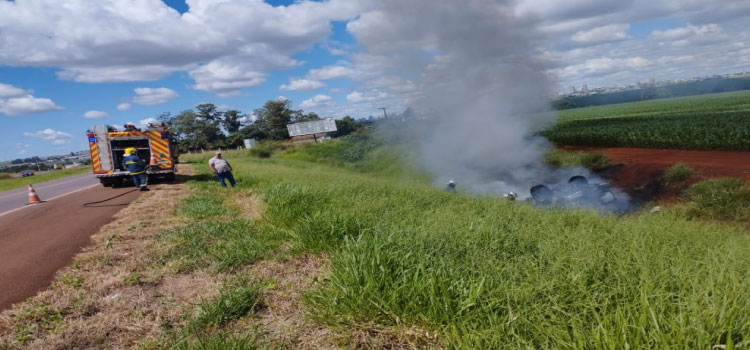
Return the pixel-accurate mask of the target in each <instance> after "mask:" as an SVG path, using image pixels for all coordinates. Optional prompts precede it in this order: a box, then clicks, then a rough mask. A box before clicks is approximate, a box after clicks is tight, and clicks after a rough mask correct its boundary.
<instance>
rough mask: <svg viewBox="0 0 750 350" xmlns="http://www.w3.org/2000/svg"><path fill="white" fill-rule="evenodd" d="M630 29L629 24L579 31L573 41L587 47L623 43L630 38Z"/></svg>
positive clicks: (572, 38) (574, 35)
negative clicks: (622, 41) (615, 42)
mask: <svg viewBox="0 0 750 350" xmlns="http://www.w3.org/2000/svg"><path fill="white" fill-rule="evenodd" d="M628 28H630V25H628V24H611V25H607V26H602V27H596V28H594V29H590V30H585V31H579V32H577V33H575V34H573V36H572V37H571V40H573V41H574V42H576V43H579V44H587V45H593V44H602V43H609V42H614V41H621V40H625V39H628V38H629V36H628V34H627V31H628Z"/></svg>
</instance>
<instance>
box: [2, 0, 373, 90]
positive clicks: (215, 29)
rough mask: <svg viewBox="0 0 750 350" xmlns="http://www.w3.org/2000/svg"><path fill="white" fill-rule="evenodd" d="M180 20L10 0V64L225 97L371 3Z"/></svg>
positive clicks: (242, 5) (101, 5) (195, 7)
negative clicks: (173, 82) (174, 79)
mask: <svg viewBox="0 0 750 350" xmlns="http://www.w3.org/2000/svg"><path fill="white" fill-rule="evenodd" d="M187 3H188V5H189V10H188V11H187V12H185V13H183V14H180V13H178V12H177V11H175V10H173V9H172V8H170V7H169V6H167V5H166V4H165V3H164V2H162V1H157V0H141V1H135V2H132V1H90V0H67V1H57V0H26V1H0V23H2V27H3V30H2V31H0V62H3V63H4V64H8V65H14V66H37V67H57V68H60V69H61V71H60V72H59V74H58V76H59V77H60V78H61V79H69V80H74V81H80V82H120V81H144V80H157V79H161V78H163V77H165V76H167V75H169V74H171V73H173V72H177V71H186V72H189V76H190V77H192V78H193V79H194V80H195V84H194V85H193V88H195V89H198V90H204V91H210V92H216V93H218V94H221V95H224V96H230V95H237V94H239V93H240V92H239V90H241V89H243V88H247V87H252V86H256V85H258V84H260V83H262V82H263V81H265V76H266V74H267V73H268V72H269V71H272V70H275V69H282V68H288V67H290V66H295V65H298V64H299V62H297V61H295V60H293V59H292V58H291V56H292V55H294V54H296V53H298V52H300V51H302V50H306V49H309V48H311V47H312V46H313V45H315V44H316V43H318V42H321V41H323V40H325V39H326V38H327V37H328V36H329V35H330V34H331V27H332V26H331V21H342V20H347V19H350V18H353V17H355V16H356V15H357V14H358V13H359V12H360V11H361V10H362V9H363V8H364V7H365V6H367V4H366V3H367V2H366V1H352V0H330V1H322V2H318V1H300V2H295V3H292V4H290V5H287V6H272V5H270V4H268V3H267V2H264V1H261V0H223V1H205V0H188V1H187Z"/></svg>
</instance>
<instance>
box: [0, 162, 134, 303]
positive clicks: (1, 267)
mask: <svg viewBox="0 0 750 350" xmlns="http://www.w3.org/2000/svg"><path fill="white" fill-rule="evenodd" d="M92 184H93V186H92ZM34 188H35V189H36V190H37V193H38V194H39V196H40V197H41V199H42V200H46V202H45V203H41V204H33V205H24V203H26V202H27V201H28V194H27V192H26V189H22V191H20V192H19V191H18V190H12V191H6V192H0V205H2V208H3V209H2V211H1V212H0V310H2V309H5V308H7V307H9V306H10V305H12V304H13V303H16V302H19V301H23V300H25V299H26V298H28V297H30V296H33V295H34V294H35V293H37V292H38V291H40V290H42V289H44V288H46V287H47V286H48V285H49V283H50V281H51V280H52V279H53V277H54V276H55V273H56V272H57V270H59V269H60V268H62V267H65V266H67V265H68V264H70V263H71V261H72V259H73V256H74V255H75V254H76V253H77V252H79V251H80V249H81V248H83V247H85V246H86V245H88V244H89V242H90V236H91V235H92V234H94V233H96V232H97V231H98V230H99V228H100V227H101V226H103V225H104V224H106V223H108V222H110V221H111V220H112V217H113V216H114V215H115V214H116V213H117V212H118V211H119V210H120V209H122V208H124V207H125V206H126V205H128V204H129V203H130V202H131V201H132V200H133V199H135V198H137V197H138V194H139V192H138V191H134V188H132V187H125V188H118V189H111V188H105V187H102V186H100V185H98V182H97V180H96V178H94V177H93V176H91V175H81V176H75V177H69V178H66V179H62V180H56V181H51V182H49V183H45V184H39V185H38V186H34ZM118 195H122V196H120V197H117V198H114V199H112V200H110V201H107V202H103V203H99V204H93V205H89V206H86V207H84V206H83V205H84V204H86V203H91V202H98V201H102V200H106V199H108V198H112V197H115V196H118Z"/></svg>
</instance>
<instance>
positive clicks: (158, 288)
mask: <svg viewBox="0 0 750 350" xmlns="http://www.w3.org/2000/svg"><path fill="white" fill-rule="evenodd" d="M180 174H186V175H191V174H192V168H191V167H189V166H184V165H181V169H180ZM151 188H152V191H151V192H147V193H144V194H142V195H141V196H140V197H139V198H138V199H137V200H135V201H134V202H133V203H131V204H130V205H129V206H128V207H126V208H124V209H123V210H121V211H120V212H118V213H117V215H115V217H114V219H113V221H112V222H111V223H109V224H107V225H105V226H103V227H102V228H101V229H100V230H99V232H98V233H97V234H95V235H94V236H92V242H93V243H92V244H91V245H90V246H89V247H87V248H85V249H84V250H83V252H81V253H79V254H78V255H76V257H75V258H74V262H73V264H72V265H71V266H69V267H66V268H64V269H62V270H60V271H59V272H58V274H57V277H56V279H55V281H54V283H53V284H52V286H51V287H50V288H48V289H47V290H45V291H42V292H40V293H39V294H37V295H36V296H34V297H32V298H30V299H29V300H28V301H26V302H24V303H20V304H17V305H15V306H14V307H12V308H10V309H8V310H5V311H3V312H2V313H0V349H113V348H132V347H135V346H136V345H137V344H138V343H139V342H141V341H142V340H144V339H148V338H152V339H153V338H158V337H159V336H160V334H162V333H163V332H165V331H166V332H168V331H170V330H171V329H172V328H173V327H175V326H176V325H179V324H181V323H182V322H183V321H184V320H183V318H184V315H186V314H187V313H188V312H189V310H192V309H193V308H194V307H195V303H196V302H198V301H199V300H201V299H203V298H210V297H212V296H214V295H215V294H216V293H217V291H218V286H219V284H220V281H221V277H220V276H212V275H208V274H206V273H202V272H195V273H193V274H191V275H189V276H183V275H178V274H175V273H173V272H171V271H170V270H169V269H168V268H166V267H165V266H164V264H160V263H159V257H160V256H162V254H163V252H164V249H165V247H163V246H162V245H160V244H158V241H157V237H158V235H159V234H161V233H162V232H164V231H166V230H170V229H174V228H176V227H179V226H180V225H183V224H184V219H183V218H180V217H178V216H176V215H174V209H173V208H175V207H176V206H177V203H178V202H179V201H180V200H181V199H182V198H184V197H186V196H188V195H189V194H190V193H191V190H190V189H189V188H188V187H187V186H185V185H184V184H182V183H178V184H157V185H154V186H151Z"/></svg>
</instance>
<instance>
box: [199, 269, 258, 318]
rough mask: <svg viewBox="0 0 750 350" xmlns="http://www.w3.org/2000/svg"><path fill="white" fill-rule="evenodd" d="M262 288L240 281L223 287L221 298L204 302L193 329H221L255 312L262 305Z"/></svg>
mask: <svg viewBox="0 0 750 350" xmlns="http://www.w3.org/2000/svg"><path fill="white" fill-rule="evenodd" d="M261 289H262V288H261V286H260V284H258V283H252V284H251V283H248V282H247V281H245V280H242V279H239V280H237V281H233V282H232V283H230V284H229V285H227V286H225V287H223V288H222V289H221V290H220V291H219V296H217V297H216V298H214V299H211V300H207V301H204V302H202V303H201V304H200V305H199V307H200V309H201V312H200V314H199V315H198V316H197V317H196V318H195V319H193V320H192V322H191V323H190V326H191V327H199V328H206V327H220V326H223V325H225V324H227V323H228V322H230V321H233V320H236V319H238V318H241V317H243V316H245V315H248V314H250V313H252V312H254V311H255V310H256V309H257V308H258V307H259V306H260V305H261V300H260V299H261V295H260V293H261Z"/></svg>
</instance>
